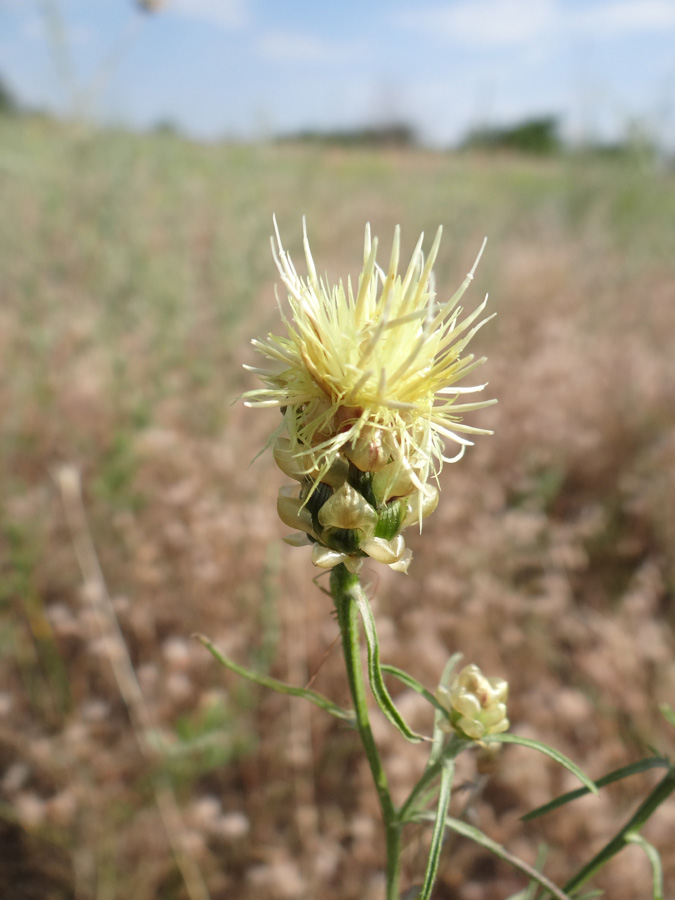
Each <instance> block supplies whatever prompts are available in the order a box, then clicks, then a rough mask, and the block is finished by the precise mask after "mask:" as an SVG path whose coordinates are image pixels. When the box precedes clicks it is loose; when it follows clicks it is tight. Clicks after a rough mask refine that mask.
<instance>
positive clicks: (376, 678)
mask: <svg viewBox="0 0 675 900" xmlns="http://www.w3.org/2000/svg"><path fill="white" fill-rule="evenodd" d="M355 599H356V605H357V608H358V610H359V613H360V615H361V621H362V622H363V631H364V633H365V636H366V645H367V647H368V680H369V681H370V689H371V691H372V692H373V696H374V697H375V700H376V702H377V705H378V706H379V707H380V709H381V710H382V712H383V713H384V715H385V716H386V717H387V719H388V720H389V721H390V722H391V724H392V725H394V726H395V728H397V729H398V731H399V732H400V733H401V734H402V735H403V737H404V738H406V739H407V740H409V741H411V742H412V743H417V742H418V741H424V740H428V738H425V737H424V735H421V734H417V732H416V731H413V730H412V729H411V728H409V727H408V725H407V724H406V722H405V720H404V719H403V716H402V715H401V713H400V712H399V711H398V709H397V708H396V706H395V704H394V701H393V700H392V699H391V696H390V695H389V691H388V690H387V686H386V684H385V683H384V679H383V678H382V668H381V666H380V645H379V642H378V640H377V630H376V628H375V619H374V618H373V612H372V610H371V608H370V603H369V602H368V598H367V597H366V595H365V592H364V591H362V590H359V591H358V592H357V593H356V598H355Z"/></svg>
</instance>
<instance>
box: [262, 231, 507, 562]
mask: <svg viewBox="0 0 675 900" xmlns="http://www.w3.org/2000/svg"><path fill="white" fill-rule="evenodd" d="M303 225H304V223H303ZM303 231H304V250H305V259H306V263H307V273H308V274H307V276H306V277H305V278H303V277H301V276H299V275H298V273H297V272H296V270H295V267H294V266H293V263H292V262H291V259H290V257H289V256H288V254H287V253H286V252H285V251H284V249H283V246H282V244H281V238H280V236H279V231H278V228H277V226H276V221H275V232H276V244H275V242H274V241H273V242H272V250H273V254H274V258H275V261H276V264H277V267H278V269H279V272H280V275H281V279H282V282H283V284H284V286H285V288H286V290H287V292H288V307H289V313H286V311H285V309H284V307H283V304H282V303H281V302H279V306H280V311H281V317H282V322H283V326H284V328H285V330H286V334H284V335H271V334H270V335H268V336H267V338H266V339H265V340H262V341H259V340H254V341H253V345H254V347H255V348H256V350H257V351H258V352H260V353H261V354H262V355H263V356H264V357H265V358H266V366H265V367H264V368H253V367H247V368H249V369H250V370H251V371H253V372H255V373H257V374H258V375H259V376H260V377H261V379H262V381H263V383H264V385H265V387H262V388H259V389H257V390H253V391H249V392H248V393H247V394H245V395H244V396H245V400H246V402H247V404H248V405H249V406H255V407H266V406H271V407H279V408H280V409H281V411H282V414H283V423H282V425H281V426H280V428H279V429H278V430H277V431H276V432H275V434H274V435H273V437H272V441H273V442H274V446H275V458H276V461H277V463H278V465H279V466H280V468H281V469H282V470H283V471H284V472H286V474H288V475H290V476H291V477H292V478H294V479H296V481H298V482H300V490H299V491H298V492H297V494H296V495H294V496H293V495H289V494H286V495H284V496H283V497H282V498H280V505H279V514H280V515H281V518H282V519H283V520H284V521H285V522H287V524H289V525H291V524H292V526H293V527H295V528H298V529H300V530H301V531H302V532H304V533H305V534H306V535H307V536H308V540H309V541H310V542H312V543H315V545H318V546H315V548H314V556H313V558H314V562H315V563H316V564H317V565H319V566H326V567H329V566H332V565H335V564H337V563H338V562H345V563H347V564H348V565H349V566H350V568H353V569H357V568H358V566H359V565H360V562H359V560H361V559H362V558H363V557H364V555H368V556H372V557H373V558H374V559H377V560H379V561H382V562H386V563H387V564H389V565H393V566H394V567H396V568H398V569H402V570H405V569H406V568H407V563H408V561H409V551H406V550H405V544H404V543H403V541H402V538H401V536H400V530H401V529H402V528H403V527H406V526H407V525H409V524H412V523H413V522H419V523H420V526H421V522H422V519H423V518H424V517H425V516H426V515H428V514H429V513H430V512H431V511H433V509H434V508H435V506H436V503H437V491H436V489H435V488H434V487H433V486H432V485H430V484H429V483H428V481H429V478H430V477H431V476H437V475H438V473H439V472H440V470H441V468H442V465H443V463H444V462H454V461H456V460H457V459H458V458H460V457H461V455H462V454H463V452H464V449H465V448H466V447H467V446H469V445H471V443H472V442H471V440H470V439H469V438H468V437H467V435H470V434H485V433H489V432H486V431H485V430H484V429H481V428H476V427H474V426H471V425H466V424H464V422H463V421H462V416H463V414H464V413H466V412H469V411H472V410H475V409H479V408H481V407H483V406H487V405H488V404H490V403H491V402H494V401H490V400H480V401H477V402H469V403H465V402H458V400H459V398H460V397H461V396H462V395H463V394H469V393H473V392H477V391H481V390H482V389H483V388H484V387H485V385H476V386H470V387H467V386H462V387H460V386H457V382H458V381H459V380H460V379H462V378H464V377H465V376H466V375H468V374H469V373H470V372H472V371H473V370H474V369H475V368H476V367H477V366H479V365H480V364H481V363H482V362H484V359H483V358H480V359H476V358H475V357H474V356H473V355H472V354H465V352H464V351H465V349H466V347H467V345H468V343H469V341H470V340H471V338H472V337H473V336H474V334H475V333H476V331H478V329H479V328H480V327H481V326H482V325H483V324H484V323H485V322H486V321H487V319H482V320H481V319H480V316H481V314H482V312H483V310H484V308H485V303H486V301H487V298H486V300H485V301H484V302H483V303H482V304H480V305H479V306H478V307H477V308H476V309H475V310H474V311H473V312H471V313H470V314H468V315H467V316H465V317H464V318H462V308H461V307H460V306H459V305H458V304H459V300H460V299H461V297H462V295H463V293H464V291H465V290H466V288H467V287H468V285H469V283H470V282H471V280H472V278H473V274H474V271H475V268H476V266H477V264H478V259H477V260H476V262H475V263H474V266H473V268H472V269H471V272H470V273H469V274H468V275H467V277H466V278H465V280H464V282H463V283H462V285H461V287H460V288H459V290H458V291H457V292H456V293H455V294H454V295H453V296H452V297H451V298H450V299H449V300H447V301H443V302H438V301H437V299H436V294H435V291H434V285H433V276H432V266H433V263H434V261H435V259H436V254H437V252H438V247H439V244H440V238H441V229H440V228H439V230H438V233H437V235H436V238H435V240H434V242H433V245H432V247H431V251H430V253H429V256H428V258H427V259H426V261H425V259H424V256H423V254H422V237H423V236H422V237H420V239H419V241H418V243H417V246H416V247H415V250H414V252H413V255H412V258H411V261H410V264H409V266H408V268H407V270H406V272H405V274H404V275H401V274H399V271H398V266H399V249H400V231H399V229H398V228H396V231H395V233H394V243H393V248H392V252H391V257H390V261H389V267H388V270H387V271H386V272H384V271H383V270H382V269H381V268H380V267H379V266H378V265H377V263H376V253H377V239H376V238H375V239H371V235H370V227H369V226H366V234H365V244H364V262H363V270H362V272H361V274H360V276H359V278H358V284H357V285H356V288H355V289H354V288H353V287H352V283H351V280H349V279H348V280H347V284H346V287H345V285H344V283H343V282H342V281H340V282H339V283H338V284H337V285H332V286H331V285H330V284H328V282H327V281H326V280H325V279H321V278H319V277H318V275H317V272H316V268H315V265H314V261H313V259H312V254H311V252H310V249H309V242H308V240H307V233H306V230H305V229H303ZM481 253H482V248H481ZM479 258H480V254H479ZM284 431H285V432H286V435H287V436H286V437H283V436H282V435H283V432H284ZM446 441H452V442H454V443H456V444H457V445H458V446H459V452H458V453H457V454H455V456H453V457H452V458H451V459H448V458H446V456H445V443H446ZM317 494H319V495H320V496H319V497H317V496H316V495H317ZM327 501H329V504H330V505H329V506H328V510H327V511H321V512H320V507H321V505H322V504H323V503H327ZM394 504H398V505H397V506H396V508H395V509H394V508H393V505H394ZM383 514H386V517H388V522H387V523H385V524H383V523H382V518H383ZM345 533H347V535H346V536H345ZM399 538H400V540H399Z"/></svg>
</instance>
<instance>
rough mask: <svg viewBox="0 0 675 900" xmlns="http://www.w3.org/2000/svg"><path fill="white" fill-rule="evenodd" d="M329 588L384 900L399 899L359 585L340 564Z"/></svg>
mask: <svg viewBox="0 0 675 900" xmlns="http://www.w3.org/2000/svg"><path fill="white" fill-rule="evenodd" d="M330 589H331V594H332V596H333V601H334V603H335V608H336V609H337V616H338V624H339V626H340V633H341V635H342V649H343V652H344V657H345V664H346V666H347V678H348V679H349V689H350V691H351V695H352V700H353V703H354V713H355V716H356V727H357V729H358V732H359V735H360V737H361V743H362V744H363V749H364V750H365V752H366V756H367V758H368V764H369V766H370V771H371V774H372V776H373V781H374V782H375V787H376V789H377V796H378V798H379V801H380V809H381V810H382V819H383V822H384V829H385V836H386V842H387V894H386V898H387V900H399V868H400V850H401V826H400V824H399V820H398V816H397V813H396V809H395V807H394V804H393V802H392V799H391V794H390V793H389V784H388V782H387V776H386V774H385V771H384V769H383V768H382V762H381V760H380V754H379V753H378V750H377V746H376V744H375V739H374V738H373V732H372V730H371V727H370V719H369V717H368V704H367V702H366V689H365V683H364V680H363V669H362V667H361V647H360V642H359V612H358V600H359V596H360V593H361V585H360V584H359V579H358V576H357V575H352V574H351V573H350V572H349V571H347V569H346V568H345V567H344V566H343V565H339V566H336V567H335V568H334V569H333V570H332V571H331V575H330Z"/></svg>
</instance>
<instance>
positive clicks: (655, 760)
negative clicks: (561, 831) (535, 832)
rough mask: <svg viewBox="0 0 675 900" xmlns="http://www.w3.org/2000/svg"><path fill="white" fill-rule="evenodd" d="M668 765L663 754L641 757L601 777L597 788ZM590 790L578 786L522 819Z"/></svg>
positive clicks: (537, 815)
mask: <svg viewBox="0 0 675 900" xmlns="http://www.w3.org/2000/svg"><path fill="white" fill-rule="evenodd" d="M668 766H669V763H668V760H667V759H664V758H663V757H661V756H650V757H649V758H647V759H641V760H639V761H638V762H634V763H631V764H630V765H628V766H622V767H621V768H620V769H615V770H614V771H613V772H610V773H609V774H608V775H604V776H603V777H602V778H599V779H598V780H597V781H596V782H595V786H596V788H603V787H605V785H607V784H612V782H614V781H620V780H621V779H622V778H628V777H629V776H630V775H637V774H638V773H639V772H646V771H647V770H648V769H655V768H657V767H661V768H665V769H667V768H668ZM588 792H589V791H588V788H585V787H581V788H577V789H576V790H574V791H568V792H567V793H566V794H562V795H561V796H560V797H556V799H555V800H551V801H550V803H545V804H544V805H543V806H538V807H537V808H536V809H533V810H532V811H531V812H529V813H527V814H526V815H524V816H523V817H522V821H523V822H529V821H530V819H537V818H539V816H544V815H546V813H550V812H553V810H554V809H558V807H559V806H564V805H565V804H566V803H570V802H571V801H572V800H576V799H577V798H578V797H583V796H584V795H585V794H588Z"/></svg>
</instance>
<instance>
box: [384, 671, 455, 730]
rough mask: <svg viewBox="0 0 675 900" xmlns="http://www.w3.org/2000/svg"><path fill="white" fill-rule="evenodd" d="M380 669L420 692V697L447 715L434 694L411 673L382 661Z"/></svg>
mask: <svg viewBox="0 0 675 900" xmlns="http://www.w3.org/2000/svg"><path fill="white" fill-rule="evenodd" d="M380 669H381V670H382V672H384V673H385V674H387V675H393V676H394V678H398V680H399V681H400V682H401V683H402V684H404V685H405V686H406V687H409V688H410V689H411V690H413V691H416V692H417V693H418V694H421V695H422V697H424V699H425V700H426V701H427V702H428V703H430V704H431V705H432V706H433V707H434V708H435V709H437V710H439V711H440V712H442V713H443V714H444V715H445V718H446V719H447V717H448V716H447V712H446V710H445V707H444V706H442V705H441V704H440V703H439V702H438V700H437V699H436V698H435V697H434V695H433V694H432V693H431V691H428V690H427V689H426V688H425V687H424V685H422V684H420V682H419V681H418V680H417V679H416V678H413V676H412V675H409V674H408V673H407V672H404V671H403V669H398V668H397V667H396V666H390V665H387V664H386V663H383V664H382V665H381V666H380Z"/></svg>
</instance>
